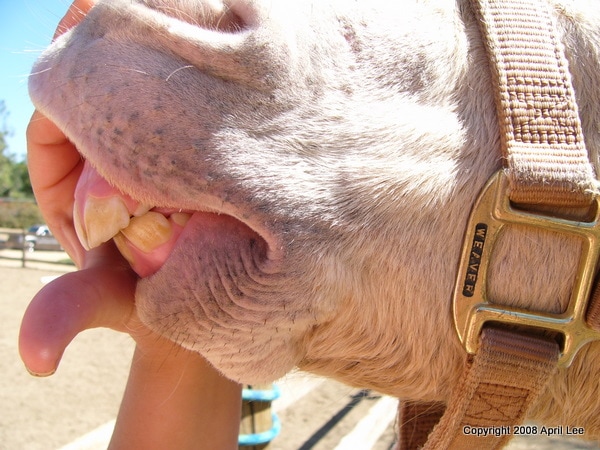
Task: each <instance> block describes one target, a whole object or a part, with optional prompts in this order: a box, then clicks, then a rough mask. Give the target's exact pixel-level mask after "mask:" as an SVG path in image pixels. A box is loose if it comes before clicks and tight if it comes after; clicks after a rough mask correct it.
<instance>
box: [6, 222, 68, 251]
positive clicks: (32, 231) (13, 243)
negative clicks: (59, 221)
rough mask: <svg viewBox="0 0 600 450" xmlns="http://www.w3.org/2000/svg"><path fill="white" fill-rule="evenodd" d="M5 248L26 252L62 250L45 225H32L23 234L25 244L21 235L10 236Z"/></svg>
mask: <svg viewBox="0 0 600 450" xmlns="http://www.w3.org/2000/svg"><path fill="white" fill-rule="evenodd" d="M5 247H6V248H18V249H21V248H25V249H26V250H28V251H31V252H32V251H34V250H56V251H60V250H62V249H63V248H62V246H61V245H60V243H59V242H58V241H57V240H56V238H55V237H54V235H53V234H52V232H51V231H50V229H49V228H48V226H47V225H43V224H40V225H33V226H32V227H30V228H29V230H27V233H26V234H25V243H24V244H23V235H22V234H18V233H15V234H11V235H10V236H9V237H8V240H7V241H6V245H5Z"/></svg>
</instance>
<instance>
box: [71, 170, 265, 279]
mask: <svg viewBox="0 0 600 450" xmlns="http://www.w3.org/2000/svg"><path fill="white" fill-rule="evenodd" d="M73 217H74V225H75V230H76V232H77V235H78V237H79V240H80V242H81V244H82V246H83V247H84V248H85V249H86V250H90V249H92V248H94V247H98V246H100V245H102V244H103V243H105V242H108V241H110V240H113V241H114V243H115V244H116V246H117V248H118V249H119V251H120V253H121V254H122V256H123V257H124V258H125V259H126V260H127V261H128V263H129V264H130V266H131V268H132V269H133V270H134V271H135V272H136V273H137V274H138V275H139V276H140V277H141V278H146V277H149V276H151V275H153V274H154V273H156V272H157V271H158V270H160V268H161V267H162V266H163V265H164V264H165V262H166V261H167V260H168V259H169V257H170V256H171V253H172V252H173V251H174V249H175V248H176V247H177V243H178V242H179V240H180V237H181V236H182V235H184V234H186V233H192V232H194V233H197V232H198V229H202V228H205V229H207V230H212V231H211V236H210V242H211V245H219V240H221V239H223V240H226V239H229V240H231V238H230V236H229V237H228V236H227V235H226V234H225V233H224V235H223V236H219V233H218V230H219V229H224V230H225V229H226V230H228V233H229V234H231V233H234V234H235V235H237V236H238V237H240V238H242V237H247V238H248V239H252V240H257V239H258V240H262V241H265V239H263V238H262V236H261V235H260V234H259V233H257V232H256V231H255V230H254V229H253V227H251V226H249V225H248V224H247V223H245V222H242V221H240V220H239V219H237V218H236V217H234V216H232V215H230V214H227V213H225V212H223V211H216V210H214V209H210V208H207V209H206V210H193V211H192V210H186V209H178V208H172V207H162V206H154V205H148V204H144V203H142V202H140V201H138V200H135V199H133V198H132V197H130V196H129V195H128V194H125V193H123V192H121V191H120V190H118V189H117V188H116V187H114V186H112V185H110V184H109V183H108V181H106V180H105V179H104V178H103V177H102V176H101V175H100V174H99V173H98V172H97V171H96V169H94V168H93V167H92V166H91V164H90V163H89V162H87V161H86V162H85V164H84V169H83V172H82V174H81V176H80V178H79V182H78V184H77V188H76V190H75V204H74V211H73ZM191 223H193V224H194V226H188V224H191ZM191 229H193V231H191ZM265 244H266V247H267V248H268V247H269V246H268V242H265Z"/></svg>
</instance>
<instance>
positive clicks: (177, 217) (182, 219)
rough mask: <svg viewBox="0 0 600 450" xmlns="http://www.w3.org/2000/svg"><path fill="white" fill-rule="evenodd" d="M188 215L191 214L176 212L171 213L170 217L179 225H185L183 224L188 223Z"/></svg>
mask: <svg viewBox="0 0 600 450" xmlns="http://www.w3.org/2000/svg"><path fill="white" fill-rule="evenodd" d="M190 217H192V215H191V214H187V213H181V212H178V213H173V214H171V217H170V219H171V220H172V221H173V222H174V223H176V224H177V225H179V226H180V227H185V224H186V223H188V220H190Z"/></svg>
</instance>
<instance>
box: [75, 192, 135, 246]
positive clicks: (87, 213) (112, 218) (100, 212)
mask: <svg viewBox="0 0 600 450" xmlns="http://www.w3.org/2000/svg"><path fill="white" fill-rule="evenodd" d="M74 222H75V229H76V231H77V235H78V236H79V240H80V241H81V244H82V245H83V246H84V248H86V249H88V250H89V249H91V248H94V247H97V246H99V245H100V244H102V243H103V242H106V241H108V240H110V239H111V238H112V237H113V236H114V235H115V234H117V233H118V232H119V231H120V230H121V229H122V228H125V227H126V226H127V225H128V224H129V212H128V211H127V206H126V205H125V203H124V202H123V200H121V199H120V198H119V197H108V198H94V197H90V198H88V199H87V201H86V203H85V206H84V210H83V220H82V218H81V217H79V214H78V213H77V208H76V212H75V220H74Z"/></svg>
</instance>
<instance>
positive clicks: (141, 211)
mask: <svg viewBox="0 0 600 450" xmlns="http://www.w3.org/2000/svg"><path fill="white" fill-rule="evenodd" d="M152 208H153V206H152V205H144V204H143V203H140V204H139V205H138V207H137V208H136V209H135V211H134V212H133V213H131V215H132V216H136V217H138V216H143V215H144V214H146V213H147V212H148V211H150V210H151V209H152Z"/></svg>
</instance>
